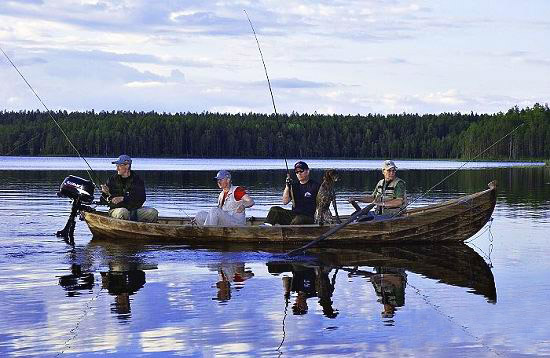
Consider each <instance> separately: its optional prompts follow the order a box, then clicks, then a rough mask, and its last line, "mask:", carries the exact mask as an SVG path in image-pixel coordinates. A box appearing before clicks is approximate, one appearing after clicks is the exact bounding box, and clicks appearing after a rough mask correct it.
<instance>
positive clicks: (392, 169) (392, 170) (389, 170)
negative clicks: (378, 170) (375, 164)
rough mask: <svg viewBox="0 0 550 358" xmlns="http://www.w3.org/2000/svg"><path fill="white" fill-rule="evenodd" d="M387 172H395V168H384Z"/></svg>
mask: <svg viewBox="0 0 550 358" xmlns="http://www.w3.org/2000/svg"><path fill="white" fill-rule="evenodd" d="M386 171H387V172H394V173H395V172H396V171H397V170H396V169H395V168H390V169H386Z"/></svg>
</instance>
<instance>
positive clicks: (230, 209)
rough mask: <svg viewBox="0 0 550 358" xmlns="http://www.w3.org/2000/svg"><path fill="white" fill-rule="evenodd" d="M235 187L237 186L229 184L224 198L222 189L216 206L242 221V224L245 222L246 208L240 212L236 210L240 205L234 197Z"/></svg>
mask: <svg viewBox="0 0 550 358" xmlns="http://www.w3.org/2000/svg"><path fill="white" fill-rule="evenodd" d="M237 188H238V186H234V185H231V187H230V188H229V191H228V192H227V195H226V196H225V200H224V199H223V197H224V192H223V190H222V192H221V193H220V195H219V196H218V208H220V209H222V210H223V211H225V212H227V213H228V214H229V215H231V216H233V217H235V218H237V219H238V220H239V221H242V223H243V224H244V223H245V222H246V209H245V210H244V211H243V212H242V213H238V212H237V208H238V207H239V205H241V201H240V200H237V199H235V190H236V189H237Z"/></svg>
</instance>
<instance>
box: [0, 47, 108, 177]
mask: <svg viewBox="0 0 550 358" xmlns="http://www.w3.org/2000/svg"><path fill="white" fill-rule="evenodd" d="M0 51H2V53H3V54H4V56H5V57H6V58H7V59H8V62H9V63H10V64H11V65H12V67H13V68H14V69H15V71H17V73H18V74H19V76H21V78H22V79H23V81H25V83H26V84H27V86H28V87H29V88H30V90H31V91H32V93H33V94H34V96H35V97H36V98H38V101H39V102H40V103H41V104H42V106H43V107H44V108H45V109H46V111H47V113H48V116H49V117H50V118H51V119H52V120H53V122H54V123H55V125H56V126H57V127H58V128H59V130H60V131H61V133H63V136H65V139H67V141H68V142H69V144H70V145H71V147H72V148H73V149H74V151H75V152H76V154H78V156H79V157H80V159H82V160H84V162H85V163H86V165H87V166H88V168H89V169H90V170H88V169H85V170H86V173H88V176H89V177H90V180H91V181H92V183H93V184H94V185H95V187H98V185H97V184H96V183H95V182H94V178H93V177H92V173H94V176H95V177H96V179H97V175H95V172H94V170H93V169H92V167H91V166H90V163H88V161H87V160H86V158H84V157H83V156H82V154H80V151H79V150H78V149H77V148H76V147H75V145H74V144H73V142H72V141H71V139H70V138H69V136H68V135H67V133H65V131H64V130H63V128H62V127H61V126H60V125H59V122H57V120H56V119H55V117H54V116H53V115H52V111H50V109H49V108H48V107H47V106H46V104H45V103H44V101H42V98H40V96H39V95H38V93H36V91H35V90H34V88H33V87H32V86H31V84H30V83H29V82H28V81H27V79H26V78H25V76H23V74H22V73H21V71H19V68H17V66H16V65H15V64H14V63H13V61H12V60H11V59H10V58H9V56H8V54H7V53H6V52H4V50H3V49H2V48H1V47H0ZM36 137H37V136H35V137H33V138H32V139H31V140H33V139H34V138H36ZM29 142H30V141H29ZM27 143H28V142H27ZM24 144H26V143H24ZM12 152H13V151H12Z"/></svg>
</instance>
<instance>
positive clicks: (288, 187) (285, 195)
mask: <svg viewBox="0 0 550 358" xmlns="http://www.w3.org/2000/svg"><path fill="white" fill-rule="evenodd" d="M291 187H292V179H290V174H287V176H286V185H285V190H284V191H283V204H284V205H286V204H288V203H290V200H291V199H292V198H291V195H290V190H291Z"/></svg>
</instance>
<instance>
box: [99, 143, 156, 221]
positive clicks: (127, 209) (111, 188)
mask: <svg viewBox="0 0 550 358" xmlns="http://www.w3.org/2000/svg"><path fill="white" fill-rule="evenodd" d="M112 163H113V164H116V171H117V173H116V174H115V175H113V176H112V177H111V178H109V181H108V182H107V184H103V185H101V191H102V192H103V196H102V199H104V200H105V201H107V204H108V205H109V215H110V216H111V217H113V218H115V219H123V220H132V221H144V222H156V221H157V219H158V211H157V210H156V209H153V208H148V207H145V206H143V203H144V202H145V184H144V183H143V180H142V179H141V178H140V177H139V176H138V175H137V174H136V173H135V172H133V171H132V158H130V157H129V156H128V155H126V154H122V155H121V156H120V157H118V159H117V160H115V161H113V162H112Z"/></svg>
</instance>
